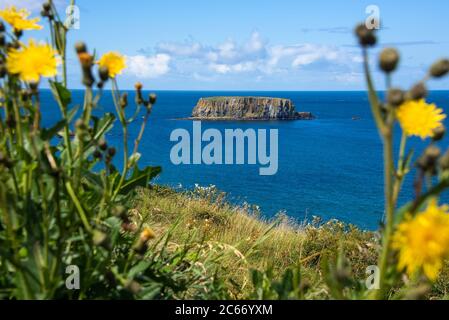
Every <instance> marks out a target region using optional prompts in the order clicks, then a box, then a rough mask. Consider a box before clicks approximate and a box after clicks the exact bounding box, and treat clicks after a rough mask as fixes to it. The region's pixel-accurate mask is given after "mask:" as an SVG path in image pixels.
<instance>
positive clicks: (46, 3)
mask: <svg viewBox="0 0 449 320" xmlns="http://www.w3.org/2000/svg"><path fill="white" fill-rule="evenodd" d="M42 8H43V10H44V11H50V10H51V3H49V2H45V3H44V4H43V5H42Z"/></svg>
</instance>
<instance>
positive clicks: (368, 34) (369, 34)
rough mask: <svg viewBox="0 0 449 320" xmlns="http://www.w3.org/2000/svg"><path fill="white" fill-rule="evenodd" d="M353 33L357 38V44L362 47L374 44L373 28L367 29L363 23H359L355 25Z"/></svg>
mask: <svg viewBox="0 0 449 320" xmlns="http://www.w3.org/2000/svg"><path fill="white" fill-rule="evenodd" d="M355 34H356V36H357V38H358V39H359V44H360V45H361V46H362V47H371V46H374V45H375V44H376V42H377V39H376V35H375V34H374V30H370V29H368V28H367V27H366V25H365V24H364V23H362V24H359V25H358V26H357V27H356V29H355Z"/></svg>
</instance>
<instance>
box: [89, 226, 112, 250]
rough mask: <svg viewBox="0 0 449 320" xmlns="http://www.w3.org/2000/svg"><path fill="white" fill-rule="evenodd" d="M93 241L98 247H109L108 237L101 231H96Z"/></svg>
mask: <svg viewBox="0 0 449 320" xmlns="http://www.w3.org/2000/svg"><path fill="white" fill-rule="evenodd" d="M92 241H93V243H94V245H96V246H101V247H108V242H109V241H108V235H107V234H106V233H104V232H102V231H100V230H94V232H93V238H92Z"/></svg>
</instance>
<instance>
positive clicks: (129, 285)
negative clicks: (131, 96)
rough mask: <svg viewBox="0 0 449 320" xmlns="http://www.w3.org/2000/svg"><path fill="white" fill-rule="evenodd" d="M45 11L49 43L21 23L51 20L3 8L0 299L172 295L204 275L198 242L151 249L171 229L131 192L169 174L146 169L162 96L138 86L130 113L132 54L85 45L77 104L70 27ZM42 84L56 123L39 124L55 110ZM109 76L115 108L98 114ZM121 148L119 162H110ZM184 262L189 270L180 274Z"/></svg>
mask: <svg viewBox="0 0 449 320" xmlns="http://www.w3.org/2000/svg"><path fill="white" fill-rule="evenodd" d="M42 17H43V18H44V19H45V20H46V22H47V23H48V26H49V30H50V33H51V35H52V37H51V40H52V41H51V43H45V42H38V41H36V40H34V39H30V40H29V41H28V43H24V42H22V36H23V32H24V31H27V30H41V29H42V28H43V27H42V25H41V24H39V23H40V19H39V18H30V13H29V12H27V11H26V10H23V9H17V8H16V7H14V6H11V7H7V8H5V9H3V10H0V18H1V20H2V21H1V22H0V78H1V79H0V287H1V288H2V290H0V299H1V298H7V299H52V298H71V299H83V298H96V299H97V298H137V297H139V298H152V297H160V296H162V295H164V296H165V297H170V296H175V295H176V294H177V293H178V292H182V291H183V290H186V289H185V288H187V287H188V286H189V285H190V284H192V283H194V282H195V281H199V280H198V279H199V278H198V276H197V275H198V270H196V268H197V266H195V265H193V264H191V263H189V262H187V261H185V260H186V259H187V258H186V257H191V255H189V254H188V251H189V250H190V248H180V249H179V250H174V251H171V252H163V253H161V252H156V251H154V250H151V249H152V248H154V247H155V246H157V245H158V243H159V242H160V241H166V240H165V238H164V237H162V236H160V235H158V234H157V233H155V232H154V231H153V230H152V229H151V228H150V227H149V226H147V225H145V223H144V217H142V216H141V215H135V214H132V213H131V210H129V208H128V205H129V203H130V199H131V198H132V196H133V194H134V190H136V188H137V187H143V188H146V187H149V183H150V181H151V179H152V178H154V177H155V176H157V175H158V174H159V173H160V171H161V168H160V167H146V168H140V167H139V166H138V160H139V158H140V154H139V145H140V141H141V139H142V136H143V134H144V131H145V128H146V125H147V123H148V121H149V116H150V114H151V111H152V108H153V105H154V104H155V103H156V96H155V95H154V94H151V95H149V96H148V98H145V97H144V93H143V86H142V84H140V83H139V84H137V85H136V106H135V108H134V109H135V110H134V112H133V115H132V116H129V115H128V112H126V110H125V108H127V109H130V108H129V106H128V105H129V103H128V99H127V97H128V94H127V93H126V92H124V93H121V92H120V90H119V88H118V81H117V78H118V76H119V75H120V74H121V73H122V72H123V71H124V69H125V68H126V59H125V58H124V56H122V55H121V54H119V53H116V52H109V53H106V54H104V55H103V56H101V57H100V58H99V59H98V61H97V60H96V57H95V56H94V54H92V53H90V52H89V50H88V47H87V45H86V44H84V43H78V44H77V45H76V47H75V50H76V53H77V56H78V60H79V64H80V67H81V70H82V83H83V84H84V86H85V90H84V91H85V97H84V103H83V104H82V105H83V106H82V109H80V108H79V107H77V106H74V105H73V102H72V93H71V91H70V90H69V89H68V79H67V71H66V70H67V68H66V65H67V63H66V56H67V48H66V44H67V34H68V31H69V29H68V28H67V27H66V26H65V25H64V23H63V21H61V20H60V18H59V15H58V12H57V11H56V8H55V5H54V3H53V2H52V1H47V2H45V3H44V5H43V7H42ZM10 31H12V32H10ZM43 81H48V82H49V86H50V88H51V93H52V95H53V98H54V100H55V102H56V104H57V105H58V106H59V109H60V121H58V122H57V123H54V124H52V125H51V126H49V127H43V126H42V124H41V118H42V111H43V110H44V109H45V108H47V107H48V105H46V103H45V101H43V99H41V96H42V90H41V89H40V88H41V86H42V82H43ZM109 83H110V84H111V86H112V90H111V94H112V96H113V101H114V105H115V108H116V115H113V114H109V113H106V114H101V112H95V110H96V109H97V107H98V106H99V105H100V104H101V101H102V100H101V97H102V95H103V94H104V93H105V92H104V90H103V89H104V87H105V86H106V85H107V84H109ZM94 85H96V88H95V87H94ZM142 107H143V108H144V110H145V115H144V121H142V122H141V124H140V130H139V134H138V136H137V138H136V139H135V141H134V146H133V149H132V150H131V149H130V148H129V146H128V144H129V138H130V137H129V135H128V128H129V126H132V125H134V124H135V121H134V120H135V119H137V117H140V116H141V111H142ZM94 114H95V115H96V116H94ZM99 115H100V116H99ZM116 117H117V118H118V120H119V123H120V125H121V127H122V130H123V145H122V146H121V147H120V148H117V147H116V146H112V145H111V144H110V143H109V142H108V141H107V138H108V135H107V133H108V131H109V130H111V128H112V126H113V124H114V122H115V118H116ZM118 149H120V150H123V159H124V165H123V168H121V170H119V168H117V167H116V166H115V165H114V157H115V156H116V154H117V150H118ZM174 256H176V258H174ZM181 264H182V265H183V266H184V269H183V272H182V273H181V272H178V271H176V270H177V268H178V266H179V265H181ZM68 265H76V266H78V268H79V269H80V270H81V272H82V274H81V279H82V281H81V288H80V290H78V291H76V292H71V291H69V290H66V288H65V278H66V276H67V275H66V274H65V268H66V267H67V266H68ZM187 265H191V267H185V266H187ZM162 266H163V268H162ZM169 269H171V270H172V271H167V270H169ZM201 281H204V279H202V280H201Z"/></svg>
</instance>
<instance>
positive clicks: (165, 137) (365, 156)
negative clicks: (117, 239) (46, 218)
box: [42, 91, 449, 229]
mask: <svg viewBox="0 0 449 320" xmlns="http://www.w3.org/2000/svg"><path fill="white" fill-rule="evenodd" d="M72 94H73V105H75V104H82V100H83V94H84V93H83V91H73V93H72ZM157 94H158V102H157V104H156V106H155V108H154V112H153V114H152V116H151V119H150V121H149V123H148V127H147V131H146V132H145V135H144V138H143V140H142V143H141V147H140V152H141V153H142V158H141V165H142V166H143V165H161V166H162V167H163V173H162V174H161V176H160V177H159V178H158V179H157V182H158V183H161V184H166V185H170V186H178V185H179V184H181V185H182V186H183V187H185V188H192V187H193V186H194V185H195V184H200V185H203V186H207V185H210V184H212V185H216V186H217V187H218V188H219V189H221V190H223V191H225V192H228V193H229V194H230V195H231V198H232V199H234V200H235V201H236V202H241V201H247V202H249V203H253V204H257V205H259V206H260V207H261V209H262V211H263V214H264V215H265V216H267V217H272V216H274V215H275V214H276V213H278V212H279V211H282V210H285V211H286V212H287V213H288V214H289V215H290V216H291V217H294V218H296V219H298V220H303V219H305V218H310V217H312V216H314V215H316V216H320V217H322V218H323V219H325V220H328V219H339V220H342V221H344V222H349V223H353V224H355V225H358V226H360V227H362V228H366V229H375V228H377V227H378V225H379V222H380V221H381V220H382V217H383V213H384V210H383V164H382V161H383V160H382V145H381V141H380V139H379V135H378V133H377V129H376V128H375V126H374V122H373V120H372V116H371V111H370V108H369V104H368V99H367V95H366V93H365V92H211V91H207V92H200V91H160V92H157ZM129 95H130V97H129V100H130V101H133V100H134V93H133V92H131V91H130V92H129ZM231 95H237V96H273V97H281V98H289V99H291V100H292V101H293V102H294V104H295V105H296V109H297V110H298V111H310V112H312V113H313V114H314V115H315V116H316V117H317V118H316V120H313V121H272V122H261V121H250V122H229V121H224V122H203V123H202V127H203V130H205V129H207V128H216V129H218V130H220V131H221V132H224V130H225V129H235V128H240V129H243V130H245V129H248V128H253V129H278V130H279V170H278V173H277V174H276V175H274V176H260V175H259V166H250V165H232V166H229V165H214V166H207V165H189V166H184V165H181V166H175V165H173V164H172V163H171V161H170V150H171V148H172V147H173V145H174V143H173V142H170V134H171V132H172V131H173V130H174V129H177V128H185V129H187V130H188V131H190V132H191V131H192V121H186V120H176V119H179V118H185V117H188V116H190V114H191V111H192V108H193V107H194V106H195V104H196V103H197V101H198V99H200V98H201V97H209V96H231ZM429 100H430V101H432V102H435V103H436V104H437V105H438V106H439V107H441V108H443V109H445V110H448V111H449V92H447V91H435V92H432V93H431V95H430V98H429ZM42 102H43V107H42V110H43V112H44V123H45V124H50V123H53V122H54V121H57V120H59V119H60V112H59V109H58V108H57V106H56V104H55V103H54V102H53V99H52V97H51V93H50V92H49V91H44V92H43V94H42ZM133 111H134V108H133V107H132V103H131V104H130V106H129V107H128V109H127V112H128V113H129V114H130V115H131V114H132V113H133ZM103 112H115V110H114V107H113V103H112V98H111V96H110V93H109V92H105V94H104V96H103V97H102V99H101V102H100V106H99V107H98V108H97V110H95V111H94V114H98V115H99V114H101V113H103ZM142 115H143V114H142ZM141 122H142V117H138V119H137V120H136V121H135V122H134V123H133V124H132V125H131V126H130V128H129V135H130V137H129V143H130V145H131V146H133V141H134V139H135V138H136V137H137V135H138V132H139V129H140V124H141ZM399 138H400V137H399V135H398V134H396V139H395V145H396V148H397V147H398V145H399ZM122 139H123V135H122V131H121V128H120V126H119V125H118V123H116V126H115V127H114V129H113V130H112V131H111V132H110V133H109V134H108V140H109V143H110V144H111V145H115V146H117V147H118V149H119V151H121V144H122ZM448 142H449V139H447V138H446V139H445V140H444V141H442V142H441V147H442V148H444V149H446V148H447V147H448ZM425 146H426V143H425V142H423V141H421V140H420V139H417V138H413V139H410V140H409V142H408V147H409V148H410V147H413V148H415V149H416V153H417V154H419V152H421V151H422V149H423V147H425ZM119 155H120V153H119ZM115 161H116V164H117V165H118V166H120V165H121V162H122V157H121V156H117V157H116V159H115ZM413 176H414V173H413V174H412V175H410V176H409V178H408V179H407V180H406V183H405V186H404V191H403V192H402V193H401V196H400V203H405V202H406V201H408V200H410V199H411V198H412V197H413V187H412V185H413V179H414V177H413Z"/></svg>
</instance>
